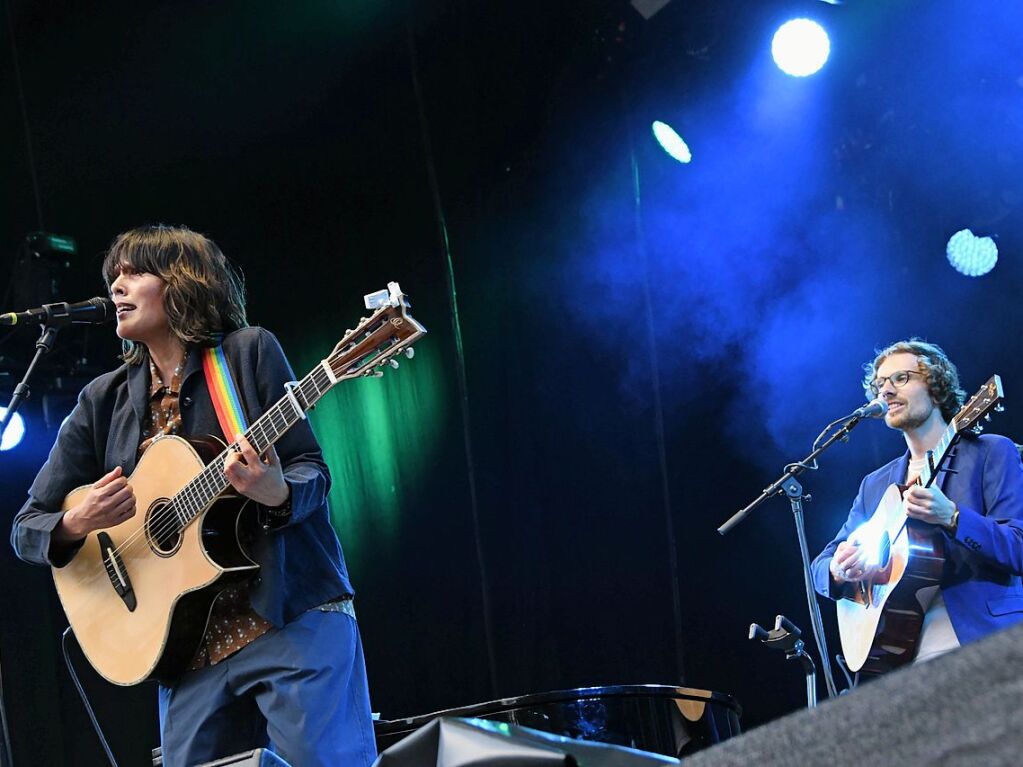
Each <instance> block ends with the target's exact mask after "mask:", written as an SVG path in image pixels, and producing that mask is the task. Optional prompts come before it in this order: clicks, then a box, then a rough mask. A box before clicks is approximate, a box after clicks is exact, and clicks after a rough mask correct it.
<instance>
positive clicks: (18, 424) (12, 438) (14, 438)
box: [0, 407, 25, 450]
mask: <svg viewBox="0 0 1023 767" xmlns="http://www.w3.org/2000/svg"><path fill="white" fill-rule="evenodd" d="M6 415H7V408H5V407H0V418H3V417H4V416H6ZM24 436H25V422H24V421H23V420H22V418H21V413H15V414H14V416H13V417H12V418H11V422H10V423H9V424H7V429H6V431H4V438H3V441H2V442H0V450H12V449H13V448H16V447H17V446H18V443H20V442H21V438H22V437H24Z"/></svg>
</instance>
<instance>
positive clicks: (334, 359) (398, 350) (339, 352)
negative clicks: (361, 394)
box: [325, 282, 426, 381]
mask: <svg viewBox="0 0 1023 767" xmlns="http://www.w3.org/2000/svg"><path fill="white" fill-rule="evenodd" d="M365 302H366V308H367V309H373V310H374V311H373V313H372V314H371V315H370V316H369V317H363V318H362V319H361V320H359V324H358V326H356V328H355V329H354V330H347V331H345V335H344V338H342V339H341V340H340V341H339V342H338V344H337V346H335V347H334V351H332V352H331V353H330V354H329V355H328V356H327V359H326V360H325V362H326V363H327V364H328V365H330V368H331V370H332V371H333V373H334V376H335V377H336V378H337V380H338V381H343V380H347V379H350V378H359V377H361V376H373V375H383V372H382V371H381V370H380V368H381V367H383V366H384V365H385V364H388V363H389V364H390V365H391V366H392V367H398V361H397V360H396V359H394V358H395V357H397V356H398V355H399V354H404V355H405V356H406V357H408V358H411V357H412V354H413V349H412V344H414V343H415V342H416V341H418V340H419V339H420V337H422V336H423V335H425V334H426V328H424V327H423V326H422V325H420V324H419V323H418V322H416V321H415V320H414V319H413V318H412V315H410V314H409V303H408V299H407V297H406V296H405V294H404V293H402V292H401V287H400V286H399V285H398V283H397V282H389V283H387V289H386V290H379V291H377V292H376V293H370V294H369V295H368V296H366V297H365Z"/></svg>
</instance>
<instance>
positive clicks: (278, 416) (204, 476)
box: [80, 368, 330, 583]
mask: <svg viewBox="0 0 1023 767" xmlns="http://www.w3.org/2000/svg"><path fill="white" fill-rule="evenodd" d="M320 370H321V371H322V368H320ZM314 373H315V371H314V372H313V373H310V375H309V376H307V377H306V379H303V381H302V382H301V383H300V384H299V387H300V389H301V394H302V399H303V400H305V401H306V403H307V405H308V403H309V401H310V400H309V393H308V392H307V391H306V388H308V387H306V384H311V386H312V388H313V389H314V390H315V391H316V392H317V394H318V395H319V396H322V394H323V393H324V391H325V390H323V391H321V389H320V386H319V385H317V382H316V380H315V378H313V375H314ZM324 377H326V376H325V374H324ZM324 383H327V384H329V380H328V381H326V382H324ZM329 388H330V386H329V385H328V386H327V389H329ZM285 401H286V402H288V404H289V405H291V409H292V413H293V418H294V420H293V421H291V423H288V421H287V418H286V416H284V413H283V412H282V411H281V410H280V408H279V405H281V404H283V402H285ZM275 411H276V412H275ZM266 416H270V418H269V419H267V421H270V420H274V421H277V422H278V423H282V424H284V428H283V429H281V428H279V427H275V430H276V431H277V432H278V435H277V436H278V437H279V436H280V435H281V434H283V433H284V431H286V430H287V428H289V427H290V426H291V425H292V424H293V423H294V422H295V421H297V420H298V418H299V415H296V414H294V405H293V404H292V403H291V402H290V400H288V399H282V400H281V401H280V402H278V403H277V404H276V405H275V406H274V407H273V408H271V410H270V411H268V412H267V413H266V414H264V417H263V418H260V419H259V420H258V421H257V422H256V424H253V429H252V430H251V431H252V436H253V438H255V429H256V427H257V426H258V428H259V431H260V432H261V433H262V434H263V441H264V442H266V444H267V446H269V445H270V444H272V441H271V440H268V439H267V434H266V432H265V425H266V422H264V418H266ZM257 444H260V445H261V443H260V442H259V440H257ZM264 449H265V448H264ZM226 455H227V450H225V451H224V452H222V453H221V454H220V455H219V456H217V458H215V459H214V460H213V461H211V462H210V464H209V465H207V467H206V468H205V469H204V470H203V471H202V472H200V474H199V475H197V476H196V477H195V478H193V479H192V480H191V481H190V482H189V483H188V484H187V485H186V486H185V487H184V488H182V490H181V491H179V493H178V495H183V496H184V497H185V498H189V497H190V498H191V499H192V500H193V503H194V502H195V499H198V498H200V497H201V496H199V495H198V484H199V483H197V480H202V482H204V483H208V482H209V478H210V477H211V476H214V475H211V474H208V473H207V471H208V470H209V469H210V467H211V466H213V467H215V466H218V465H219V466H220V467H222V466H223V460H224V458H225V457H226ZM228 484H229V483H228ZM215 487H216V485H213V486H211V487H208V488H207V492H209V490H211V489H214V488H215ZM190 488H191V489H190ZM223 489H226V486H225V487H223V488H221V492H222V491H223ZM217 494H218V493H214V494H212V495H210V496H209V497H208V499H207V501H206V502H207V503H208V502H209V501H210V500H215V498H216V495H217ZM171 505H172V504H167V506H164V507H163V508H162V509H161V511H162V512H164V513H163V515H162V516H163V517H164V519H163V520H158V521H157V522H156V523H155V524H160V522H161V521H162V522H163V523H164V524H163V525H161V528H162V531H161V532H159V533H156V535H166V534H167V532H169V531H170V530H173V529H174V527H178V528H179V529H178V530H177V531H176V532H182V531H183V530H184V529H185V528H186V527H187V526H188V524H189V523H190V522H191V520H192V519H194V518H195V517H197V516H198V512H196V513H195V515H194V516H193V517H191V518H189V517H187V516H185V518H184V519H182V517H180V516H178V514H177V511H176V510H173V513H170V512H168V511H167V508H168V507H169V506H171ZM197 508H202V507H201V506H198V507H197ZM158 516H159V515H154V519H156V518H157V517H158ZM171 517H173V518H174V519H173V520H172V519H171ZM167 523H169V525H170V528H168V527H167ZM146 527H147V526H146V525H143V526H142V527H141V528H140V529H139V530H137V531H136V532H135V533H133V534H132V535H131V536H129V537H128V538H127V539H125V541H123V542H122V543H121V544H120V545H119V546H117V547H116V548H115V549H114V550H113V553H115V554H116V555H118V556H119V555H120V554H123V553H125V552H127V551H128V550H129V549H130V548H132V546H133V545H134V544H136V543H137V541H138V540H139V539H140V538H141V537H142V535H143V534H144V533H145V530H146ZM148 527H149V528H150V529H151V530H152V529H153V527H154V523H153V520H152V519H151V520H150V525H149V526H148ZM103 564H104V569H105V571H106V574H107V575H108V577H110V579H111V581H113V580H114V579H115V578H117V572H116V570H117V568H116V565H115V564H113V563H112V562H111V559H110V558H109V556H108V557H105V558H104V560H103ZM100 576H101V574H100V573H96V574H94V575H92V576H90V577H88V578H87V579H83V580H82V581H80V582H82V583H90V582H92V581H94V580H96V579H98V578H100Z"/></svg>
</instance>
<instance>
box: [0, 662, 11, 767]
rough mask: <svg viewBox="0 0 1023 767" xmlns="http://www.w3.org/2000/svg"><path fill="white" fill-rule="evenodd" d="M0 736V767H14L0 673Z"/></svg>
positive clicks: (2, 681)
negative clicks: (0, 740) (0, 741)
mask: <svg viewBox="0 0 1023 767" xmlns="http://www.w3.org/2000/svg"><path fill="white" fill-rule="evenodd" d="M0 734H2V735H3V738H4V739H3V743H0V748H2V750H0V767H14V750H13V749H12V748H11V730H10V727H9V726H8V724H7V709H6V708H5V707H4V678H3V674H2V672H0Z"/></svg>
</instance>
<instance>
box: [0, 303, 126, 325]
mask: <svg viewBox="0 0 1023 767" xmlns="http://www.w3.org/2000/svg"><path fill="white" fill-rule="evenodd" d="M116 316H117V310H116V309H115V308H114V302H113V301H111V300H110V299H109V298H98V297H97V298H90V299H89V300H88V301H79V302H78V303H77V304H69V303H65V302H63V301H60V302H58V303H55V304H43V305H42V306H40V307H39V308H37V309H29V310H28V311H24V312H8V313H7V314H0V325H17V324H18V323H19V322H38V323H39V324H40V325H100V324H102V323H104V322H110V321H111V320H113V319H114V318H115V317H116Z"/></svg>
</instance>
